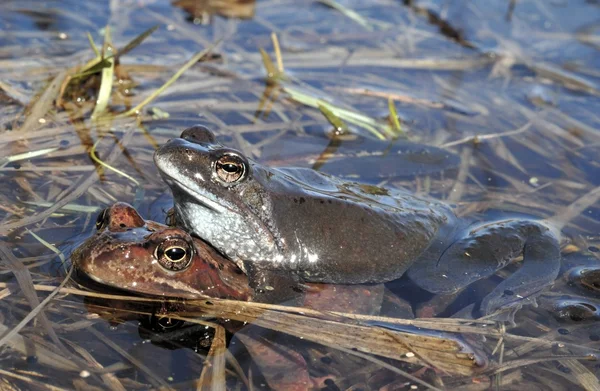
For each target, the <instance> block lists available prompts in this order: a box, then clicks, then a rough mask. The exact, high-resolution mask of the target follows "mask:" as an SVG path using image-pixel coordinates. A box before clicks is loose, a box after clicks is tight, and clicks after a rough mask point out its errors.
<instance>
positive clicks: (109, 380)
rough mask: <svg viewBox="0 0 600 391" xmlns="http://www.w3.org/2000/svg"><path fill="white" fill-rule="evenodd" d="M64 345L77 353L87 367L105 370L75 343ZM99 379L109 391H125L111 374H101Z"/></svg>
mask: <svg viewBox="0 0 600 391" xmlns="http://www.w3.org/2000/svg"><path fill="white" fill-rule="evenodd" d="M66 343H67V344H68V345H69V346H71V348H72V349H73V350H75V351H76V352H77V353H79V355H80V356H82V357H83V358H84V359H85V360H86V361H87V363H88V365H90V366H92V367H94V368H96V369H97V370H99V371H102V370H103V369H105V368H104V367H103V366H102V365H100V363H99V362H98V361H97V360H96V359H95V358H94V356H92V355H91V354H90V352H88V351H87V350H85V349H84V348H82V347H81V346H78V345H76V344H75V343H73V342H71V341H66ZM100 377H101V378H102V381H103V382H104V384H106V386H107V387H109V388H110V389H111V390H114V391H125V387H123V384H121V382H120V381H119V379H118V378H117V377H116V376H115V375H114V374H112V373H102V374H100Z"/></svg>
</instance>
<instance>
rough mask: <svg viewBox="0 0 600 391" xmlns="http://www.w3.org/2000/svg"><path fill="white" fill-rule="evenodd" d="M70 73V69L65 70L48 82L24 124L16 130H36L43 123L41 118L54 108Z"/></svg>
mask: <svg viewBox="0 0 600 391" xmlns="http://www.w3.org/2000/svg"><path fill="white" fill-rule="evenodd" d="M68 74H69V70H64V71H61V72H59V73H58V75H56V76H54V79H52V81H51V82H50V84H48V86H47V87H46V89H45V90H44V92H43V93H42V95H41V96H40V97H39V99H37V100H35V103H34V104H33V106H32V107H31V110H30V111H29V114H28V115H27V118H25V121H24V122H23V125H21V127H20V128H19V129H15V131H19V132H27V131H30V130H35V129H37V127H39V126H40V125H41V123H40V120H43V119H44V116H45V115H46V114H47V113H48V111H50V110H51V109H52V108H54V100H55V99H56V98H57V96H58V93H59V91H60V88H61V86H62V84H63V82H64V81H65V79H66V78H67V75H68Z"/></svg>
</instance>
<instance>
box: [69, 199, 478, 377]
mask: <svg viewBox="0 0 600 391" xmlns="http://www.w3.org/2000/svg"><path fill="white" fill-rule="evenodd" d="M71 260H72V262H73V265H74V266H75V268H76V270H77V272H78V275H80V277H83V276H84V277H85V278H87V279H88V280H92V281H95V282H96V283H99V284H101V285H103V286H104V287H108V288H116V289H120V290H126V291H128V292H130V293H133V294H135V295H143V296H150V297H162V298H168V299H176V298H177V299H184V301H183V302H179V304H180V305H183V306H185V300H186V299H190V300H192V299H206V298H210V299H211V300H213V298H223V299H233V300H241V301H254V302H270V303H273V302H275V303H279V302H280V301H279V300H278V299H280V298H281V297H287V296H286V295H283V296H282V295H281V293H279V295H278V296H277V297H276V296H274V295H269V296H263V295H261V294H260V292H257V291H256V290H254V289H253V288H252V287H251V286H250V284H249V280H248V276H247V275H246V274H245V273H243V272H242V271H241V270H240V269H239V268H238V267H237V265H235V263H233V262H232V261H230V260H229V259H227V258H225V257H224V256H222V255H221V254H220V253H219V252H217V251H215V250H214V249H213V248H212V247H211V246H210V245H208V243H206V242H204V241H203V240H201V239H199V238H195V237H192V236H191V235H189V234H188V233H187V232H186V231H185V230H183V229H181V228H179V227H172V226H167V225H164V224H160V223H158V222H154V221H151V220H144V219H143V217H142V216H141V215H140V214H139V213H138V211H137V210H136V209H135V208H133V207H132V206H131V205H129V204H127V203H123V202H117V203H115V204H113V205H112V206H110V207H108V208H106V209H104V210H103V211H102V212H101V213H100V214H99V215H98V217H97V219H96V229H95V232H94V233H93V234H92V235H91V236H89V237H88V238H87V239H86V240H85V241H83V243H81V244H80V245H79V246H78V247H77V248H76V249H75V250H74V251H73V252H72V254H71ZM80 281H81V282H82V283H84V285H85V282H86V280H84V279H83V278H80ZM299 293H301V294H300V295H298V296H297V297H294V299H293V300H292V301H288V302H287V303H286V304H293V305H297V306H302V307H306V308H310V309H313V310H319V311H338V312H346V313H349V314H367V315H380V314H381V309H382V306H383V305H384V304H385V307H386V310H385V314H386V315H389V314H390V311H392V312H394V316H399V315H400V312H402V311H404V310H405V309H406V308H402V306H403V304H402V303H399V302H397V301H396V300H395V299H397V298H396V297H395V296H393V294H391V293H390V292H389V291H386V290H385V287H384V285H383V284H374V285H330V284H320V283H307V284H305V285H304V286H303V290H302V292H299ZM192 303H193V302H192ZM192 305H193V304H192ZM177 308H178V309H181V308H184V307H181V306H178V307H177ZM409 310H410V309H409ZM108 316H109V319H110V320H111V321H114V320H115V318H114V314H113V311H111V312H110V313H109V314H108ZM400 316H401V317H403V318H412V313H410V314H404V315H400ZM223 326H224V327H225V328H226V329H227V330H228V331H230V332H231V333H234V336H235V338H237V339H238V340H239V341H241V342H242V343H243V345H244V346H245V348H246V349H247V350H248V352H249V353H250V355H251V357H252V358H253V360H255V362H256V363H257V364H258V366H259V367H260V369H261V372H262V374H263V376H265V378H266V380H267V382H268V384H269V385H270V386H271V388H273V389H291V388H290V387H292V386H294V387H297V388H294V389H314V387H315V386H316V385H318V384H319V382H322V381H323V380H325V379H330V378H331V377H332V376H325V377H323V376H322V375H323V374H321V377H316V378H314V377H312V376H311V375H310V374H309V372H308V365H307V362H306V361H305V358H304V357H303V356H302V355H301V354H299V353H298V352H297V351H295V350H294V348H293V347H290V346H288V345H287V342H286V341H287V339H286V338H284V337H282V339H281V340H272V339H271V337H273V336H271V335H270V334H269V333H268V332H267V333H266V334H265V330H264V329H262V328H260V327H258V326H254V325H239V324H237V323H236V322H230V321H226V322H224V323H223ZM240 326H242V328H240ZM377 326H379V324H378V325H376V326H374V327H377ZM420 333H421V334H427V335H432V336H441V337H444V338H452V339H455V338H456V337H455V336H451V335H441V334H440V333H437V332H424V331H420ZM459 340H460V346H462V348H463V349H465V350H466V351H470V352H475V353H476V356H477V359H476V368H483V367H485V365H486V363H485V359H484V358H483V356H482V355H481V353H480V352H478V351H474V350H473V349H472V348H471V346H470V345H469V344H467V343H466V342H464V341H462V339H459ZM459 340H457V341H459ZM230 348H231V349H234V350H233V352H235V349H236V348H235V346H234V347H233V348H232V347H230ZM319 363H320V361H319ZM340 365H342V369H343V371H342V372H341V373H345V372H344V370H345V369H346V368H345V367H346V366H347V365H348V363H347V362H345V361H340ZM281 371H285V372H288V374H289V376H286V377H285V378H282V377H281ZM329 381H332V380H331V379H330V380H329ZM340 381H343V376H342V379H341V380H340Z"/></svg>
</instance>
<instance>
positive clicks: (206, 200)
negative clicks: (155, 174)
mask: <svg viewBox="0 0 600 391" xmlns="http://www.w3.org/2000/svg"><path fill="white" fill-rule="evenodd" d="M169 182H171V183H168V184H169V185H170V186H171V187H173V185H174V186H176V187H177V188H179V190H181V191H183V192H184V193H186V194H187V195H189V196H190V197H192V198H193V199H194V201H195V202H194V203H195V204H198V205H200V206H202V207H204V208H206V209H208V210H210V211H212V212H215V213H225V212H228V211H229V212H233V210H232V209H231V208H228V207H226V206H224V205H222V204H221V203H219V202H217V201H214V200H212V199H211V198H210V196H209V194H210V193H208V192H205V191H199V190H198V189H193V188H191V187H189V186H187V185H184V184H183V183H181V182H180V181H178V180H176V179H173V178H171V180H170V181H169Z"/></svg>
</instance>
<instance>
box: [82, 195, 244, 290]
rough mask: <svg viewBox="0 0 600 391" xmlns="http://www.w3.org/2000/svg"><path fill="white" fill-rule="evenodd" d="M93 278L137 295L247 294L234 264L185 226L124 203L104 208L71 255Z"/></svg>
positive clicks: (83, 270) (85, 273) (241, 275)
mask: <svg viewBox="0 0 600 391" xmlns="http://www.w3.org/2000/svg"><path fill="white" fill-rule="evenodd" d="M72 260H73V263H74V265H75V266H76V267H77V270H78V271H79V272H81V273H83V274H84V275H86V276H87V277H89V278H91V279H92V280H94V281H96V282H98V283H100V284H103V285H108V286H110V287H113V288H119V289H125V290H128V291H131V292H134V293H138V294H145V295H153V296H163V297H164V296H166V297H184V298H202V297H224V298H238V299H243V300H244V299H247V298H249V296H250V295H249V292H250V288H249V287H248V279H247V277H246V276H245V275H244V274H243V272H242V271H241V270H239V268H237V266H235V264H234V263H233V262H231V261H229V260H227V259H224V258H223V257H222V256H221V255H220V254H218V253H217V252H216V251H215V250H213V249H212V248H211V247H210V246H208V245H207V244H206V243H204V242H202V241H201V240H199V239H194V238H192V237H191V236H190V235H189V234H187V233H186V232H185V231H184V230H182V229H179V228H172V227H167V226H164V225H162V224H159V223H156V222H153V221H144V219H143V218H142V217H141V216H140V215H139V214H138V213H137V211H136V210H135V209H134V208H133V207H132V206H130V205H128V204H125V203H117V204H114V205H113V206H111V207H109V208H107V209H105V210H104V211H103V212H102V213H101V214H100V215H99V216H98V219H97V222H96V233H95V234H94V235H92V236H91V237H90V238H89V239H88V240H87V241H85V242H84V243H83V244H82V245H81V246H79V247H78V248H77V249H76V250H75V251H74V252H73V254H72Z"/></svg>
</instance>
